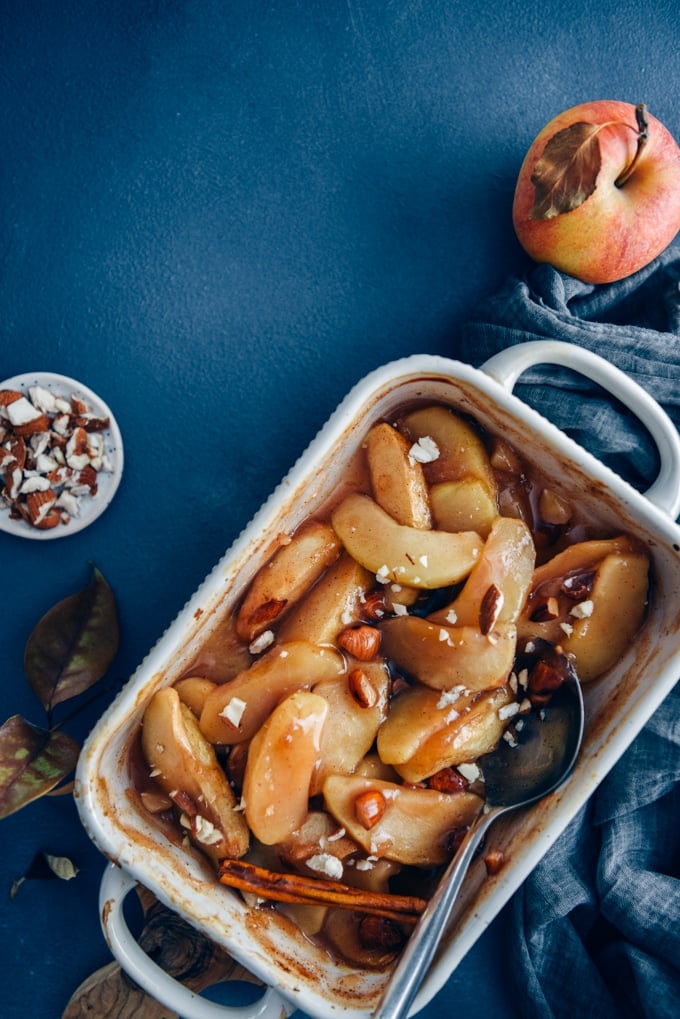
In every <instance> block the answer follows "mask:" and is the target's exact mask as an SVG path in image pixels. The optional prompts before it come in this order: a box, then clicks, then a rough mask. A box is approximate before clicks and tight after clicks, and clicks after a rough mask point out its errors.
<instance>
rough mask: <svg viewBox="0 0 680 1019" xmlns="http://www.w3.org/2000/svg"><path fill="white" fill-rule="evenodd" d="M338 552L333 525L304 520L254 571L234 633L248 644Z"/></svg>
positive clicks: (278, 615)
mask: <svg viewBox="0 0 680 1019" xmlns="http://www.w3.org/2000/svg"><path fill="white" fill-rule="evenodd" d="M339 555H340V543H339V541H338V539H337V537H336V535H335V532H334V530H333V528H332V527H331V526H330V525H329V524H326V523H323V522H322V521H318V520H309V521H306V522H305V523H304V524H303V525H302V526H301V527H300V528H298V530H297V531H296V532H295V534H293V536H292V538H291V539H290V541H289V542H288V543H287V544H285V545H281V546H280V548H279V549H278V550H277V551H276V552H275V553H274V555H273V556H272V558H271V559H270V560H269V562H267V563H265V565H264V566H263V567H261V569H260V570H259V571H258V573H256V575H255V577H254V579H253V581H252V583H251V585H250V587H249V589H248V592H247V594H246V596H245V598H244V600H243V604H242V605H241V608H240V609H239V612H238V615H237V617H236V632H237V633H238V635H239V637H240V638H241V640H243V641H245V642H246V643H250V642H251V641H252V640H254V638H255V637H257V636H258V635H259V634H260V633H262V632H263V631H264V630H266V629H268V628H269V627H270V626H272V625H273V624H274V623H275V622H276V621H278V620H279V619H280V618H281V616H282V615H283V614H284V613H285V612H286V611H288V610H289V609H290V607H291V605H294V604H295V602H297V601H298V600H299V599H300V598H301V597H302V596H303V595H304V594H305V593H306V592H307V591H308V590H309V589H310V588H311V587H312V585H313V584H314V582H315V581H316V580H317V579H318V578H319V577H320V576H321V574H322V573H323V571H324V570H325V569H327V567H328V566H330V565H331V563H333V562H335V560H336V559H337V558H338V556H339Z"/></svg>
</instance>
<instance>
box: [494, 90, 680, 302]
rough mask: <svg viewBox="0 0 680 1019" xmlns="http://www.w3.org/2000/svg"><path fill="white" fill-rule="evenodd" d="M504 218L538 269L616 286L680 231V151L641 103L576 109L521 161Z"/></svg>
mask: <svg viewBox="0 0 680 1019" xmlns="http://www.w3.org/2000/svg"><path fill="white" fill-rule="evenodd" d="M512 219H513V225H514V227H515V232H516V234H517V238H518V240H519V242H520V244H521V245H522V247H523V248H524V249H525V251H526V252H527V253H528V254H529V255H530V256H531V257H532V258H533V259H535V260H536V261H537V262H549V263H550V264H551V265H553V266H555V268H556V269H559V270H561V271H562V272H565V273H567V274H568V275H570V276H575V277H576V278H578V279H580V280H583V281H585V282H586V283H611V282H613V281H614V280H619V279H623V278H624V277H626V276H630V275H631V274H632V273H634V272H637V270H638V269H642V268H643V267H644V266H646V265H648V264H649V263H650V262H651V261H652V260H653V259H654V258H656V256H657V255H659V254H660V253H661V252H662V251H663V250H664V249H665V248H666V247H667V246H668V245H669V244H670V243H671V241H672V240H673V238H674V237H675V235H676V234H677V233H678V231H680V148H679V147H678V145H677V143H676V142H675V140H674V138H673V136H672V135H671V134H670V133H669V131H668V130H667V129H666V128H665V127H664V126H663V124H661V123H660V121H658V120H656V118H655V117H653V116H652V115H651V114H649V113H648V112H647V109H646V107H645V106H644V104H639V105H638V106H633V105H632V104H630V103H623V102H617V101H615V100H596V101H595V102H591V103H582V104H581V105H579V106H574V107H572V108H571V109H569V110H566V111H565V112H564V113H560V114H559V115H558V116H557V117H555V118H554V119H553V120H551V121H550V123H549V124H547V125H546V126H545V127H544V128H543V130H542V131H541V132H540V133H539V134H538V136H537V137H536V139H535V141H534V142H533V144H532V146H531V148H530V149H529V151H528V152H527V154H526V156H525V158H524V162H523V163H522V167H521V169H520V172H519V176H518V179H517V186H516V188H515V197H514V201H513V206H512Z"/></svg>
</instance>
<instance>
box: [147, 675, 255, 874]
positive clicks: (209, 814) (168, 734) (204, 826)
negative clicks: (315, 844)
mask: <svg viewBox="0 0 680 1019" xmlns="http://www.w3.org/2000/svg"><path fill="white" fill-rule="evenodd" d="M142 750H143V751H144V756H145V758H146V760H147V763H148V764H149V767H150V768H151V770H152V772H153V774H154V777H155V778H156V781H157V782H158V783H159V785H160V786H161V788H163V789H164V790H165V792H167V793H168V794H169V796H170V798H171V799H172V800H173V802H174V803H176V805H177V806H178V808H179V809H180V810H181V811H182V812H183V815H184V817H183V823H184V824H185V825H186V826H187V827H188V829H189V834H190V837H191V838H192V840H193V841H194V842H195V843H196V844H197V845H198V846H199V847H200V848H201V849H202V850H203V852H205V853H206V854H207V855H208V856H209V857H210V858H211V859H212V860H213V861H214V862H218V861H219V860H220V859H223V858H224V857H240V856H243V855H244V854H245V853H246V852H247V851H248V846H249V842H250V833H249V831H248V826H247V824H246V822H245V820H244V818H243V815H242V814H241V813H239V812H238V810H237V809H236V807H237V803H236V797H235V795H234V792H233V790H232V788H231V786H230V785H229V782H228V781H227V778H226V776H225V774H224V771H223V770H222V768H221V767H220V765H219V763H218V761H217V757H216V755H215V751H214V749H213V747H212V745H211V744H210V743H209V742H208V741H207V740H206V738H205V737H204V736H203V734H202V733H201V730H200V729H199V727H198V723H197V721H196V718H195V716H194V714H193V712H192V711H191V710H190V709H189V708H188V707H187V706H186V705H185V704H182V702H181V701H180V698H179V694H178V693H177V691H176V690H175V689H174V688H173V687H165V688H163V689H161V690H158V691H157V692H156V693H155V694H154V695H153V697H152V698H151V700H150V701H149V704H148V706H147V708H146V710H145V712H144V720H143V725H142Z"/></svg>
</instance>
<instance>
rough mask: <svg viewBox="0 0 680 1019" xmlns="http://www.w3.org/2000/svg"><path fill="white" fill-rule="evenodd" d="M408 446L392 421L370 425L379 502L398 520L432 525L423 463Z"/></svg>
mask: <svg viewBox="0 0 680 1019" xmlns="http://www.w3.org/2000/svg"><path fill="white" fill-rule="evenodd" d="M409 448H410V444H409V442H407V440H406V439H405V438H404V436H403V435H402V434H401V433H400V432H398V431H397V429H396V428H393V427H392V425H388V424H387V423H386V422H382V423H380V424H377V425H374V426H373V428H371V430H370V432H369V433H368V435H367V437H366V457H367V460H368V466H369V470H370V475H371V487H372V489H373V495H374V497H375V500H376V502H377V503H378V505H379V506H382V508H383V509H384V510H385V511H386V512H387V513H389V515H390V516H391V517H393V518H394V519H395V520H396V521H397V523H399V524H406V525H407V526H408V527H421V528H429V527H431V526H432V516H431V513H430V503H429V498H428V490H427V484H426V483H425V475H424V474H423V468H422V464H420V463H418V461H417V460H415V459H413V457H411V456H409ZM460 529H461V528H459V530H460ZM469 529H470V528H468V530H469Z"/></svg>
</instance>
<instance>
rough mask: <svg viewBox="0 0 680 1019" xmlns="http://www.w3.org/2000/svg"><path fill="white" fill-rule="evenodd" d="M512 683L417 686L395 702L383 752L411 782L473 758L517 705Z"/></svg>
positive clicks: (382, 738) (381, 742)
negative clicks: (466, 689)
mask: <svg viewBox="0 0 680 1019" xmlns="http://www.w3.org/2000/svg"><path fill="white" fill-rule="evenodd" d="M512 701H513V694H512V692H511V690H510V688H509V687H508V686H503V687H499V688H498V689H497V690H488V691H484V692H482V693H479V694H469V693H468V694H466V693H461V694H460V695H459V696H457V697H456V696H455V691H453V692H452V694H450V695H447V694H446V693H444V694H443V695H442V694H439V693H438V692H437V691H435V690H430V689H428V688H427V687H423V686H415V687H413V688H412V689H411V690H407V691H405V692H404V693H402V694H400V695H399V696H398V697H396V698H395V699H394V701H393V702H392V708H391V711H390V714H389V716H388V718H387V719H386V721H385V722H384V723H383V724H382V726H381V727H380V731H379V732H378V753H379V754H380V758H381V760H383V761H384V762H385V763H386V764H391V765H392V766H393V767H394V768H395V770H396V771H397V772H398V773H399V774H400V775H401V777H402V778H403V779H404V781H406V782H422V781H424V779H426V778H429V777H430V775H434V774H435V772H437V771H440V770H441V769H442V768H448V767H452V766H455V765H456V764H462V763H463V762H465V761H474V760H476V758H477V757H480V756H481V755H482V754H486V753H488V752H489V751H490V750H492V749H493V748H494V747H495V746H496V744H497V743H498V741H499V739H500V738H501V736H502V735H503V732H504V730H505V729H506V728H507V725H508V720H507V719H506V718H505V717H504V715H505V714H506V712H505V711H504V710H503V709H507V714H508V716H509V717H510V712H511V711H512V710H513V709H512V708H509V705H510V704H511V702H512Z"/></svg>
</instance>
